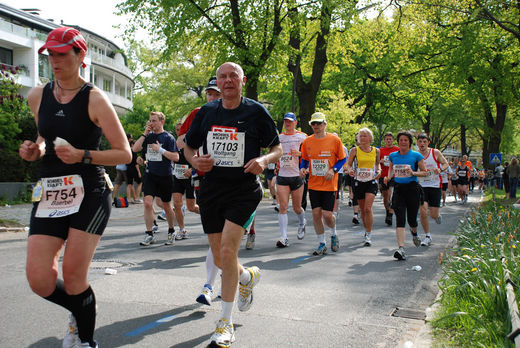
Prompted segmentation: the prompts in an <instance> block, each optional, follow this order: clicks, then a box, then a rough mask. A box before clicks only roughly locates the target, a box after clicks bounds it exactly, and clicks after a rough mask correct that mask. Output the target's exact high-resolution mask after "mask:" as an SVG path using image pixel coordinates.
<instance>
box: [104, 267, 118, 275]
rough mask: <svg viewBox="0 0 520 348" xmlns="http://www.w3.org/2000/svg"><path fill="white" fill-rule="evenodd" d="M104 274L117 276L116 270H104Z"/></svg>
mask: <svg viewBox="0 0 520 348" xmlns="http://www.w3.org/2000/svg"><path fill="white" fill-rule="evenodd" d="M105 274H110V275H115V274H117V269H113V268H105Z"/></svg>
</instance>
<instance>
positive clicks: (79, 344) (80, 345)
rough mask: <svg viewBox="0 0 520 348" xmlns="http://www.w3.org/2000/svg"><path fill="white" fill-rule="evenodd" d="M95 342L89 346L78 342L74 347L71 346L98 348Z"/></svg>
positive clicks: (86, 343)
mask: <svg viewBox="0 0 520 348" xmlns="http://www.w3.org/2000/svg"><path fill="white" fill-rule="evenodd" d="M98 347H99V346H98V344H97V342H94V345H93V346H91V345H90V343H88V342H80V343H78V344H76V345H75V346H72V348H98Z"/></svg>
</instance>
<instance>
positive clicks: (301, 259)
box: [291, 255, 311, 263]
mask: <svg viewBox="0 0 520 348" xmlns="http://www.w3.org/2000/svg"><path fill="white" fill-rule="evenodd" d="M309 257H311V256H310V255H307V256H302V257H299V258H297V259H294V260H292V261H291V263H298V262H302V261H303V260H306V259H308V258H309Z"/></svg>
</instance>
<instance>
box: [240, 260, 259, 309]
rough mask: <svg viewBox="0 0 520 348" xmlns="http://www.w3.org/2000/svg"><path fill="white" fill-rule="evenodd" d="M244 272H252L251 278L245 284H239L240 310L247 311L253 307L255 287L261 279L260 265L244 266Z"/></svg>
mask: <svg viewBox="0 0 520 348" xmlns="http://www.w3.org/2000/svg"><path fill="white" fill-rule="evenodd" d="M244 272H249V273H250V274H251V280H250V281H249V283H247V284H245V285H244V284H241V283H239V284H238V285H239V289H238V291H239V293H238V310H239V311H241V312H245V311H247V310H249V308H251V304H253V288H254V287H255V285H256V284H258V282H259V281H260V270H259V269H258V267H256V266H253V267H248V268H244Z"/></svg>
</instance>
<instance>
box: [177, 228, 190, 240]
mask: <svg viewBox="0 0 520 348" xmlns="http://www.w3.org/2000/svg"><path fill="white" fill-rule="evenodd" d="M181 239H188V232H187V231H186V230H185V229H182V230H180V232H179V233H177V234H176V235H175V240H181Z"/></svg>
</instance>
